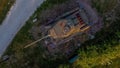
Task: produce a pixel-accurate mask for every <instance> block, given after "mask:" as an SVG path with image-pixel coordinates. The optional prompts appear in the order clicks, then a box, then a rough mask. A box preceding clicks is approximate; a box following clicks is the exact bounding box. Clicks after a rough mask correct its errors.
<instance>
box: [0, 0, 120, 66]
mask: <svg viewBox="0 0 120 68" xmlns="http://www.w3.org/2000/svg"><path fill="white" fill-rule="evenodd" d="M59 1H61V2H64V1H65V0H52V1H51V0H47V1H46V2H44V3H43V4H42V6H41V7H40V8H38V10H37V11H36V12H35V14H34V15H40V12H41V11H42V10H46V9H47V8H48V7H52V5H54V4H56V3H57V4H58V2H59ZM96 1H98V0H96ZM100 1H101V0H100ZM110 1H111V2H112V0H110ZM106 2H107V1H106ZM111 2H110V3H111ZM94 3H95V2H94ZM99 3H100V2H97V3H95V4H94V7H95V8H96V9H97V10H98V11H99V12H100V13H101V14H102V13H104V12H106V9H107V7H106V8H105V7H102V8H101V7H100V6H101V4H99ZM96 5H97V6H96ZM104 5H106V3H104ZM109 5H110V4H109ZM107 6H108V5H107ZM102 9H105V10H103V11H102ZM109 10H111V9H109ZM107 12H108V11H107ZM118 14H119V13H118ZM34 15H33V16H32V17H30V19H29V20H28V21H27V23H26V25H25V26H24V27H23V28H22V29H21V30H20V31H19V32H18V34H17V35H16V37H15V39H14V40H13V42H12V43H11V45H10V46H9V47H8V49H7V50H6V52H5V54H4V55H9V56H10V57H11V59H10V60H8V61H6V62H3V63H1V64H0V67H2V68H9V67H10V68H58V67H59V68H92V67H93V68H119V65H120V59H119V58H120V43H118V37H120V27H119V26H120V24H119V22H120V20H117V21H116V22H115V23H113V24H112V26H111V27H110V28H105V29H103V30H102V31H101V32H98V33H97V35H96V38H95V39H94V40H90V41H88V42H86V44H83V45H85V46H86V45H87V46H86V47H82V48H80V49H79V51H78V53H79V59H78V60H77V61H76V62H75V63H74V64H68V63H67V64H66V61H65V60H59V59H58V60H57V61H51V60H46V59H44V58H43V56H42V55H43V53H42V52H43V51H44V50H43V49H42V48H41V47H40V45H41V44H37V45H39V46H35V47H30V48H28V49H23V47H24V46H25V45H26V44H28V43H30V42H32V41H34V40H33V39H32V36H31V35H30V34H29V29H30V28H31V27H32V25H33V24H32V20H33V19H34ZM113 27H114V28H113ZM98 38H99V40H97V39H98ZM62 64H63V65H62Z"/></svg>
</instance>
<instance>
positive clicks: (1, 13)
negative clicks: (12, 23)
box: [0, 0, 15, 24]
mask: <svg viewBox="0 0 120 68" xmlns="http://www.w3.org/2000/svg"><path fill="white" fill-rule="evenodd" d="M14 1H15V0H0V24H1V23H2V21H3V19H4V18H5V17H6V14H7V12H8V11H9V9H10V7H11V5H12V4H13V3H14Z"/></svg>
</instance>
